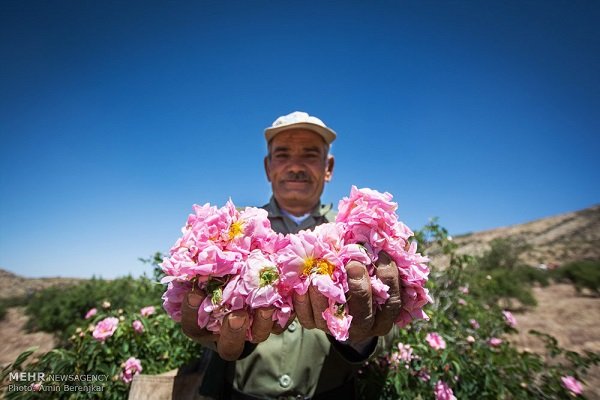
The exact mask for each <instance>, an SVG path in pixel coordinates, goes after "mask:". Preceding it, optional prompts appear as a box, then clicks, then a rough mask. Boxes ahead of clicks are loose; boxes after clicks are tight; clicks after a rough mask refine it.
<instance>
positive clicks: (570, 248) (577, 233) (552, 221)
mask: <svg viewBox="0 0 600 400" xmlns="http://www.w3.org/2000/svg"><path fill="white" fill-rule="evenodd" d="M494 239H511V240H516V241H519V242H521V243H526V244H528V245H529V247H530V249H529V250H527V251H525V252H524V253H523V254H522V255H521V261H523V262H524V263H525V264H528V265H531V266H538V265H540V264H546V265H556V266H560V265H564V264H566V263H569V262H572V261H580V260H600V204H597V205H594V206H592V207H589V208H586V209H583V210H580V211H575V212H569V213H565V214H560V215H556V216H552V217H547V218H542V219H538V220H535V221H531V222H527V223H524V224H517V225H511V226H506V227H501V228H496V229H491V230H487V231H481V232H475V233H471V234H467V235H461V236H456V237H454V241H455V243H456V244H458V246H459V250H458V252H459V253H461V254H471V255H481V254H482V253H483V252H484V251H485V250H487V249H489V243H490V242H491V241H492V240H494ZM432 258H433V259H434V264H435V265H437V266H441V267H443V266H444V265H445V261H446V260H444V259H443V257H440V256H439V255H436V254H435V252H434V253H433V254H432ZM436 261H437V262H436Z"/></svg>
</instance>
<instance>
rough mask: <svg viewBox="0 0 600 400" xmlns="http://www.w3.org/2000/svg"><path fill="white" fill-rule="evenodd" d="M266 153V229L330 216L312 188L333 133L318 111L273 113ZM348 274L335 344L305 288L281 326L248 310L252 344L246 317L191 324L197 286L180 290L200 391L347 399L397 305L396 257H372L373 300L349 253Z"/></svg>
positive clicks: (309, 224)
mask: <svg viewBox="0 0 600 400" xmlns="http://www.w3.org/2000/svg"><path fill="white" fill-rule="evenodd" d="M265 138H266V140H267V146H268V154H267V156H266V157H265V159H264V167H265V172H266V175H267V179H268V180H269V182H271V186H272V190H273V196H272V198H271V201H270V202H269V204H267V205H265V206H264V207H263V208H265V209H266V210H267V211H268V212H269V219H270V221H271V225H272V227H273V229H274V230H275V231H277V232H282V233H296V232H298V231H300V230H303V229H311V228H314V227H315V226H316V225H319V224H322V223H325V222H328V221H331V220H333V215H332V212H331V206H323V205H321V202H320V197H321V194H322V193H323V189H324V186H325V183H326V182H329V181H330V180H331V177H332V174H333V167H334V158H333V156H332V155H331V154H329V148H330V145H331V143H332V142H333V141H334V140H335V138H336V133H335V132H334V131H333V130H332V129H331V128H329V127H327V126H326V125H325V124H324V123H323V122H322V121H321V120H320V119H318V118H315V117H312V116H309V115H308V114H306V113H304V112H293V113H291V114H289V115H286V116H282V117H279V118H278V119H277V120H275V122H274V123H273V125H272V126H271V127H269V128H267V129H266V130H265ZM346 270H347V273H348V278H349V279H348V287H349V293H348V294H347V298H348V310H349V313H350V314H351V315H352V317H353V320H352V326H351V328H350V338H349V340H348V341H347V342H344V343H341V342H338V341H336V340H335V339H334V338H333V337H332V336H330V335H329V334H328V333H329V331H328V329H327V324H326V322H325V320H324V319H323V317H322V316H321V314H322V312H323V310H325V308H327V305H328V302H327V299H326V298H325V296H324V295H323V294H321V293H319V292H318V291H317V290H316V289H315V288H314V287H311V288H310V289H309V291H308V292H307V293H306V294H305V295H297V294H296V295H295V296H294V299H293V302H294V310H295V313H296V317H297V321H296V320H295V318H294V317H292V318H291V319H290V320H289V322H288V324H287V326H285V327H281V326H279V325H278V324H277V323H276V322H274V321H273V320H272V318H271V316H272V314H273V309H271V308H264V309H260V310H258V311H257V312H256V315H255V317H254V318H253V322H252V326H251V327H250V329H251V331H252V337H253V341H254V342H253V343H249V342H247V341H246V330H247V329H248V325H249V316H248V314H247V312H246V311H244V310H238V311H234V312H232V313H230V314H229V315H228V316H227V317H226V318H225V319H224V321H223V325H222V327H221V331H220V334H219V335H215V334H213V333H211V332H208V331H206V330H203V329H200V328H199V327H198V324H197V313H198V306H199V305H200V304H201V302H202V300H203V299H204V295H203V294H202V293H198V292H194V293H189V294H188V296H187V304H186V302H185V301H184V304H183V306H182V329H183V332H184V333H185V334H186V335H187V336H188V337H190V338H192V339H193V340H195V341H197V342H199V343H201V344H202V345H204V346H205V347H207V348H208V349H210V350H208V351H206V352H205V357H208V358H209V360H205V361H206V362H208V368H207V369H206V375H205V376H204V382H203V384H202V387H201V389H200V393H201V394H202V395H205V396H209V397H214V398H232V399H269V398H299V399H303V398H315V399H317V398H323V399H325V398H337V397H340V396H341V397H343V398H345V399H348V398H354V397H355V395H354V393H355V387H354V373H355V372H356V369H357V368H358V366H359V365H360V364H361V363H362V362H364V361H365V360H366V359H368V358H369V357H370V356H372V355H373V354H374V352H375V350H376V347H377V344H378V343H379V344H380V345H381V344H382V343H383V339H382V338H379V339H378V337H382V336H384V335H386V334H388V333H389V332H390V331H391V329H392V327H393V322H394V320H395V319H396V316H397V315H398V313H399V311H400V289H399V288H400V285H399V277H398V271H397V268H396V265H395V264H394V263H393V262H392V261H390V259H389V258H388V257H386V256H385V255H381V256H380V257H379V260H378V265H377V276H378V277H379V278H380V279H381V280H382V281H383V283H385V284H386V285H388V286H389V287H390V291H389V294H390V298H389V299H388V300H387V302H386V303H385V304H384V305H383V307H381V308H378V309H376V308H375V307H373V298H372V294H371V286H370V280H369V277H368V274H367V269H366V267H365V265H363V264H361V263H358V262H355V261H351V262H349V263H348V264H347V265H346Z"/></svg>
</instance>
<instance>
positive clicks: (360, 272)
mask: <svg viewBox="0 0 600 400" xmlns="http://www.w3.org/2000/svg"><path fill="white" fill-rule="evenodd" d="M346 272H347V274H348V278H349V279H354V280H361V279H363V278H364V277H365V273H366V272H367V271H366V270H365V268H364V267H363V266H361V265H351V266H350V267H348V268H347V269H346Z"/></svg>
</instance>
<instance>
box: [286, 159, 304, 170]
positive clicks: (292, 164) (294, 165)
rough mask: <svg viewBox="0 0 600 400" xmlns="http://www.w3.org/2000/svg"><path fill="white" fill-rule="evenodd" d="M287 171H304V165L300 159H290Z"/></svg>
mask: <svg viewBox="0 0 600 400" xmlns="http://www.w3.org/2000/svg"><path fill="white" fill-rule="evenodd" d="M288 171H294V172H299V171H306V164H305V163H304V160H303V159H302V158H301V157H291V158H290V159H289V164H288Z"/></svg>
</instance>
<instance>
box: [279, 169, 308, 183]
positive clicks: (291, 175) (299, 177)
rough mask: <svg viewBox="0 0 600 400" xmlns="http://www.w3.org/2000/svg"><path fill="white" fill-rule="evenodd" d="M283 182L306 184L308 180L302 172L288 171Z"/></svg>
mask: <svg viewBox="0 0 600 400" xmlns="http://www.w3.org/2000/svg"><path fill="white" fill-rule="evenodd" d="M285 180H286V181H298V182H307V181H308V180H309V179H308V175H307V174H306V172H304V171H298V172H292V171H290V172H288V173H287V174H286V175H285Z"/></svg>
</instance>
